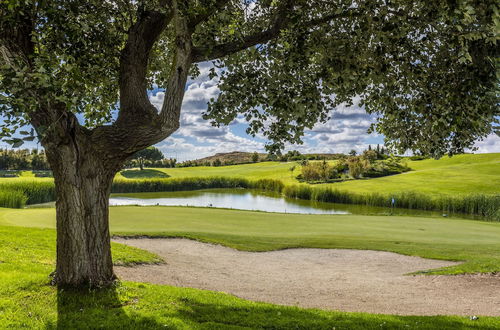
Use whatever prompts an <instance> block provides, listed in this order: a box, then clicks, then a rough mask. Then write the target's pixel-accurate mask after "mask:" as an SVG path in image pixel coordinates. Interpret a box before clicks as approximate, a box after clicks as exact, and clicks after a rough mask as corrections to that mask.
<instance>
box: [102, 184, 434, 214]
mask: <svg viewBox="0 0 500 330" xmlns="http://www.w3.org/2000/svg"><path fill="white" fill-rule="evenodd" d="M109 201H110V205H142V206H152V205H166V206H197V207H217V208H228V209H239V210H251V211H265V212H280V213H302V214H378V215H389V214H394V215H425V216H440V215H441V214H440V213H439V212H429V211H420V210H408V209H394V210H391V209H390V208H387V207H373V206H364V205H352V204H335V203H324V202H314V201H308V200H300V199H290V198H284V197H282V196H281V195H279V194H277V193H269V192H263V191H260V190H248V189H207V190H196V191H176V192H156V193H129V194H113V195H112V196H111V198H110V200H109Z"/></svg>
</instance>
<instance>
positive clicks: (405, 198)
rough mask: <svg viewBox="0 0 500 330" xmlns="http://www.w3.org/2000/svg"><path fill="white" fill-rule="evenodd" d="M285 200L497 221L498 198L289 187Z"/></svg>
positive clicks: (499, 210) (499, 202)
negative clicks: (457, 215)
mask: <svg viewBox="0 0 500 330" xmlns="http://www.w3.org/2000/svg"><path fill="white" fill-rule="evenodd" d="M283 195H284V196H285V197H288V198H299V199H306V200H313V201H318V202H329V203H342V204H360V205H367V206H383V207H391V206H392V199H393V198H394V201H395V205H394V207H398V208H406V209H416V210H428V211H440V212H443V213H445V214H452V213H463V214H467V215H473V216H480V217H482V218H484V219H488V220H494V221H500V195H485V194H470V195H459V196H447V195H443V196H437V197H430V196H428V195H425V194H423V193H418V192H414V191H407V192H399V193H395V194H389V195H384V194H380V193H376V192H375V193H368V194H366V193H365V194H360V193H353V192H349V191H345V190H338V189H334V188H329V187H310V186H306V185H291V186H286V187H285V188H284V189H283Z"/></svg>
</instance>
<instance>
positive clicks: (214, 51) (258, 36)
mask: <svg viewBox="0 0 500 330" xmlns="http://www.w3.org/2000/svg"><path fill="white" fill-rule="evenodd" d="M286 13H287V9H285V10H282V11H281V13H279V14H278V15H277V16H276V18H275V21H274V23H273V24H272V26H271V27H270V28H269V29H267V30H265V31H261V32H258V33H255V34H253V35H249V36H246V37H243V38H241V39H240V40H238V41H233V42H227V43H224V44H219V45H215V46H214V47H195V48H193V62H194V63H197V62H203V61H211V60H215V59H218V58H221V57H224V56H228V55H231V54H234V53H237V52H240V51H242V50H245V49H247V48H249V47H253V46H255V45H258V44H263V43H266V42H268V41H270V40H272V39H274V38H276V37H278V36H279V34H280V32H281V31H282V30H283V29H284V28H286V27H287V26H288V21H287V20H286ZM361 15H362V14H361V13H359V12H354V11H352V10H348V11H347V12H344V13H341V14H331V15H326V16H324V17H319V18H316V19H312V20H310V21H308V22H305V23H304V24H303V26H306V27H314V26H319V25H321V24H324V23H328V22H330V21H332V20H334V19H338V18H346V17H359V16H361Z"/></svg>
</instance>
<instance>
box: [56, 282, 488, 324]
mask: <svg viewBox="0 0 500 330" xmlns="http://www.w3.org/2000/svg"><path fill="white" fill-rule="evenodd" d="M122 289H126V288H123V287H117V288H110V289H106V290H99V291H89V290H65V289H59V290H58V293H57V314H58V318H57V324H48V325H47V326H46V328H48V329H58V330H59V329H60V330H62V329H166V328H167V329H178V328H184V329H186V328H188V329H191V328H195V329H241V328H245V329H453V330H455V329H486V330H493V329H497V327H496V326H495V325H494V324H491V325H489V324H485V323H484V322H482V321H483V320H480V321H469V320H467V319H466V318H462V319H460V318H457V317H418V316H405V317H402V316H394V315H373V314H357V313H342V312H326V311H321V310H314V309H299V308H295V307H285V306H278V305H271V304H264V303H251V302H244V301H242V300H240V299H237V298H235V297H232V296H227V299H226V298H224V297H221V296H219V294H214V293H210V292H207V291H198V290H196V291H195V292H193V291H192V289H181V288H172V289H173V290H172V291H167V292H165V293H162V292H161V291H163V290H157V291H155V294H154V298H153V296H150V295H149V294H146V295H144V294H145V293H146V292H149V290H147V291H143V292H142V294H141V291H137V292H135V293H131V292H129V293H128V294H127V293H126V292H125V293H124V292H120V290H122ZM184 290H186V291H184ZM149 293H151V292H149ZM136 294H137V296H136ZM197 295H198V296H197ZM152 298H153V299H154V301H152ZM207 300H208V301H207ZM141 301H142V303H141ZM211 301H213V303H212V302H211ZM141 305H142V306H141ZM127 306H128V307H127ZM126 307H127V311H125V310H124V308H126Z"/></svg>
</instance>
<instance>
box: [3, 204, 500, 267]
mask: <svg viewBox="0 0 500 330" xmlns="http://www.w3.org/2000/svg"><path fill="white" fill-rule="evenodd" d="M110 215H111V221H110V222H111V231H112V233H113V234H115V235H127V236H134V235H148V236H182V237H189V238H195V239H198V240H202V241H207V242H215V243H221V244H224V245H227V246H230V247H233V248H236V249H240V250H249V251H267V250H276V249H284V248H292V247H317V248H353V249H368V250H384V251H393V252H398V253H402V254H407V255H417V256H421V257H426V258H435V259H446V260H461V261H465V263H464V264H461V265H459V266H454V267H450V268H446V269H443V270H440V271H436V272H437V273H447V274H454V273H464V272H468V273H475V272H498V271H500V223H494V222H482V221H470V220H461V219H445V218H426V217H403V216H360V215H303V214H279V213H264V212H250V211H235V210H224V209H208V208H186V207H161V206H160V207H137V206H120V207H111V209H110ZM54 219H55V210H54V209H52V208H46V209H22V210H14V209H1V211H0V224H5V225H18V226H31V227H40V228H43V227H48V228H53V227H54V224H55V221H54Z"/></svg>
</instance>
